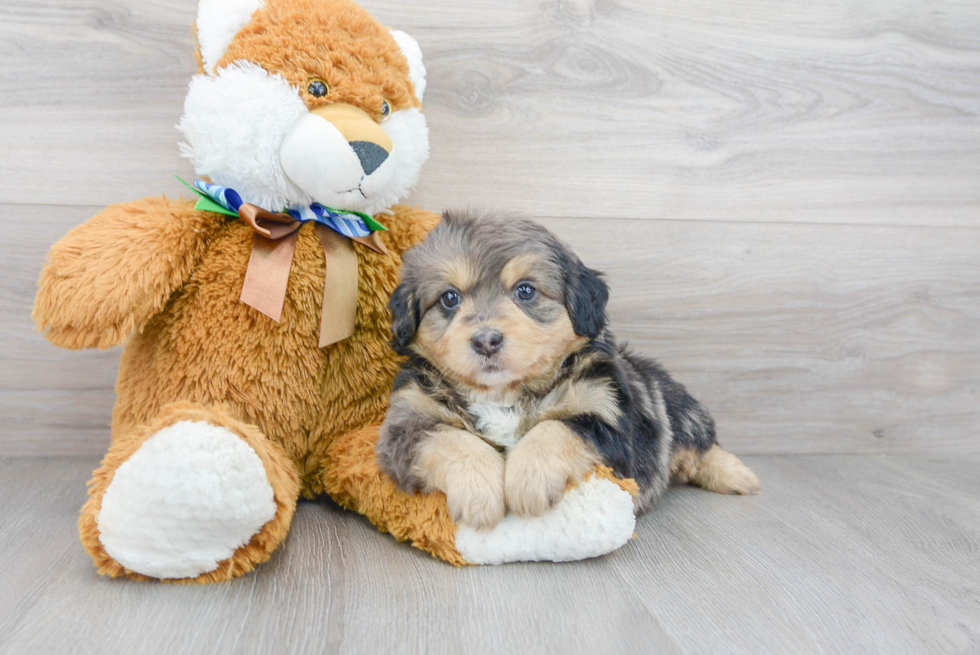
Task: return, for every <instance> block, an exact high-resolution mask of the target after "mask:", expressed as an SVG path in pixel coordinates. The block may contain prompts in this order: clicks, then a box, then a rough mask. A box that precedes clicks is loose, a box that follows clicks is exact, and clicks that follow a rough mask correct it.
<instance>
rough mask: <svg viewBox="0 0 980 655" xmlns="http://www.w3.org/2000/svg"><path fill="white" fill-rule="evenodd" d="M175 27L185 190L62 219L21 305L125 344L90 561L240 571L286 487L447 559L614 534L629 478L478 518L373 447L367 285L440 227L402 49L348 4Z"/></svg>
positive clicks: (285, 516)
mask: <svg viewBox="0 0 980 655" xmlns="http://www.w3.org/2000/svg"><path fill="white" fill-rule="evenodd" d="M196 37H197V42H198V48H197V51H196V57H197V61H198V73H197V75H195V76H194V77H193V79H192V80H191V82H190V85H189V88H188V93H187V96H186V99H185V103H184V111H183V115H182V116H181V118H180V122H179V125H178V128H179V130H180V131H181V132H182V134H183V142H182V143H181V145H180V148H181V152H182V154H183V155H184V156H186V157H188V158H189V159H190V160H191V162H192V163H193V165H194V169H195V172H196V174H197V175H198V176H200V179H196V180H194V181H192V182H186V184H188V186H189V187H190V189H191V191H192V194H191V195H192V196H193V197H192V198H190V199H185V198H179V199H171V198H167V197H147V198H143V199H141V200H136V201H133V202H128V203H122V204H117V205H112V206H110V207H108V208H106V209H105V210H104V211H102V212H100V213H99V214H97V215H96V216H94V217H93V218H91V219H89V220H88V221H86V222H85V223H83V224H81V225H79V226H77V227H75V228H74V229H72V230H71V231H70V232H69V233H68V234H67V235H66V236H65V237H64V238H62V239H61V240H60V241H59V242H58V243H56V244H55V245H54V246H53V247H52V248H51V250H50V252H49V254H48V257H47V261H46V263H45V266H44V268H43V270H42V273H41V277H40V281H39V288H38V293H37V298H36V301H35V307H34V320H35V322H36V325H37V326H38V329H39V330H41V331H42V332H43V333H44V335H45V336H46V338H47V339H48V340H49V341H51V342H52V343H53V344H55V345H57V346H61V347H64V348H73V349H81V348H109V347H113V346H116V345H119V344H125V348H124V350H123V352H122V356H121V361H120V367H119V374H118V379H117V383H116V394H117V401H116V404H115V407H114V409H113V414H112V425H111V442H110V445H109V448H108V452H107V453H106V455H105V457H104V459H103V461H102V462H101V465H100V466H99V468H98V469H97V470H96V471H95V472H94V474H93V478H92V480H91V482H90V484H89V497H88V500H87V502H86V503H85V504H84V506H83V507H82V510H81V514H80V518H79V532H80V537H81V541H82V544H83V546H84V547H85V549H86V550H87V551H88V553H89V554H90V555H91V557H92V558H93V561H94V563H95V565H96V567H97V569H98V571H99V572H100V573H102V574H107V575H110V576H114V577H120V576H122V577H128V578H134V579H160V580H167V581H196V582H212V581H218V580H226V579H230V578H234V577H237V576H240V575H242V574H244V573H246V572H248V571H250V570H252V569H254V568H255V567H256V566H257V565H258V564H260V563H262V562H264V561H265V560H267V559H268V558H269V557H270V554H271V553H272V552H273V551H274V550H275V548H276V547H277V546H278V545H279V544H280V543H282V542H283V540H284V539H285V538H286V535H287V533H288V531H289V526H290V522H291V520H292V516H293V513H294V510H295V508H296V503H297V500H298V498H299V497H300V496H301V495H302V496H304V497H310V498H314V497H316V496H318V495H320V494H323V493H326V494H329V495H330V496H331V497H333V498H334V500H336V501H337V502H338V503H340V504H341V505H343V506H344V507H347V508H350V509H352V510H355V511H357V512H360V513H362V514H364V515H365V516H367V518H368V519H369V520H371V521H372V522H373V523H374V524H375V525H376V526H378V528H380V529H381V530H382V531H386V532H389V533H391V534H392V535H393V536H395V537H396V538H397V539H399V540H406V541H409V542H411V543H412V544H413V545H415V546H416V547H418V548H421V549H423V550H425V551H427V552H429V553H431V554H433V555H435V556H437V557H439V558H441V559H443V560H446V561H447V562H450V563H453V564H458V565H461V564H475V563H500V562H505V561H515V560H527V559H552V560H567V559H579V558H581V557H590V556H594V555H598V554H602V553H605V552H609V551H611V550H614V549H616V548H618V547H619V546H621V545H622V544H623V543H625V541H626V540H628V539H629V538H630V536H631V535H632V531H633V512H632V500H631V498H632V496H631V494H632V493H633V492H634V489H633V487H632V486H631V481H629V480H620V479H618V478H616V476H615V475H613V474H612V472H611V471H608V470H603V469H598V470H597V471H596V473H595V474H594V475H593V476H592V477H591V478H589V479H588V480H587V481H586V482H584V483H582V484H580V485H578V486H577V487H575V488H572V489H570V490H569V491H568V492H567V493H566V497H565V499H564V500H562V501H561V502H560V503H559V504H558V506H556V507H555V508H554V509H553V510H551V511H550V512H548V513H546V514H545V515H544V516H542V517H537V518H534V519H523V518H520V517H516V516H514V517H510V516H509V517H507V518H506V519H505V520H504V521H503V522H502V523H501V524H500V525H498V526H497V527H496V528H495V529H494V530H492V531H489V532H478V531H474V530H471V529H469V528H466V527H465V526H457V525H456V523H455V522H454V521H453V518H452V517H451V516H450V514H449V512H448V510H447V507H446V502H445V497H444V496H443V495H442V494H439V493H432V494H406V493H403V492H401V491H399V490H398V489H397V488H396V487H395V485H394V484H393V483H392V482H391V480H389V479H388V478H387V477H386V476H385V475H384V474H383V473H382V472H381V471H380V470H379V468H378V465H377V463H376V461H375V454H374V448H375V443H376V440H377V435H378V426H379V424H380V423H381V421H382V420H383V418H384V415H385V411H386V408H387V403H388V397H389V394H390V390H391V384H392V380H393V377H394V375H395V373H396V371H397V368H398V362H399V360H398V357H397V355H396V354H395V353H394V351H393V350H392V349H391V347H390V346H389V341H390V338H391V314H390V311H389V308H388V300H389V296H390V295H391V293H392V291H393V289H394V288H395V286H396V285H397V283H398V275H399V266H400V262H401V254H402V253H403V252H404V251H405V250H406V249H407V248H410V247H411V246H412V245H413V244H416V243H418V242H419V241H420V240H421V239H422V238H423V237H424V236H425V234H426V233H427V232H428V231H429V230H430V229H432V228H433V227H434V226H435V225H436V224H437V223H438V221H439V216H438V215H437V214H434V213H432V212H428V211H425V210H422V209H418V208H413V207H409V206H407V205H404V204H398V203H399V201H400V200H403V199H404V198H405V196H406V195H407V194H408V193H409V192H410V190H411V189H412V188H413V187H414V185H415V184H416V182H417V181H418V178H419V174H420V170H421V167H422V165H423V163H424V162H425V160H426V158H427V157H428V128H427V125H426V120H425V117H424V115H423V114H422V112H421V107H422V98H423V95H424V93H425V85H426V80H425V68H424V65H423V62H422V54H421V50H420V48H419V46H418V44H417V43H416V42H415V41H414V40H413V39H412V38H411V37H410V36H408V35H407V34H405V33H403V32H399V31H391V30H388V29H387V28H385V27H383V26H382V25H381V24H380V23H379V22H378V21H377V20H375V19H374V18H373V17H372V16H371V15H370V14H369V13H368V12H367V11H365V10H364V9H363V8H361V7H360V6H358V5H356V4H354V3H353V2H350V1H349V0H201V2H200V4H199V7H198V17H197V22H196Z"/></svg>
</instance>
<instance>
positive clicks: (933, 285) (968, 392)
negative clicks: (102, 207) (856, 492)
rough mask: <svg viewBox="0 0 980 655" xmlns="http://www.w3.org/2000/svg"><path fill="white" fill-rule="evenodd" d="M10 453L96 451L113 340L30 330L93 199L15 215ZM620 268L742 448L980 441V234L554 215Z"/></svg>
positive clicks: (616, 311)
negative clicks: (53, 248)
mask: <svg viewBox="0 0 980 655" xmlns="http://www.w3.org/2000/svg"><path fill="white" fill-rule="evenodd" d="M3 211H4V212H5V213H6V215H7V217H8V219H9V220H10V225H11V226H12V235H10V236H9V238H8V242H7V244H4V245H3V246H0V247H2V248H9V249H10V257H11V259H10V260H8V261H9V262H10V269H9V273H7V274H6V275H5V278H4V282H3V287H2V289H3V291H2V292H0V416H2V417H3V422H2V425H0V452H3V453H4V454H7V455H13V454H33V455H39V454H59V453H60V454H99V453H102V452H103V451H104V449H105V447H106V445H107V443H108V429H107V426H108V424H109V421H110V413H111V407H112V403H113V400H114V392H113V384H114V381H115V372H116V367H117V365H118V352H119V351H118V350H113V351H108V352H94V351H85V352H71V351H64V350H59V349H57V348H55V347H53V346H51V345H50V344H48V343H47V342H46V341H44V339H43V338H42V336H41V335H39V334H37V333H36V332H34V331H33V327H32V324H31V321H30V316H29V314H30V307H31V303H32V301H33V296H34V289H35V284H36V279H37V274H38V271H39V268H40V262H41V261H42V260H43V257H44V253H45V251H46V249H47V247H48V241H49V240H50V239H51V238H54V237H57V236H59V235H60V234H61V233H63V232H64V231H65V230H67V229H68V227H69V226H70V225H72V224H74V223H76V222H79V221H81V220H83V218H84V217H87V216H88V215H90V214H91V213H94V212H95V211H96V208H94V207H91V208H86V207H67V208H63V207H51V206H25V205H15V206H8V207H6V208H3ZM543 223H544V224H546V225H547V226H548V227H550V228H551V229H553V230H555V231H556V232H557V233H558V234H559V235H560V236H562V237H563V238H565V239H566V240H567V241H569V242H570V243H571V245H572V246H573V247H575V249H576V250H577V251H578V252H579V254H580V255H581V256H582V258H583V259H584V261H585V262H586V263H587V264H589V265H591V266H593V267H596V268H599V269H601V270H604V271H606V272H607V274H608V279H609V283H610V286H611V288H612V300H611V302H610V307H609V310H610V316H611V319H612V326H613V328H614V330H615V331H616V333H617V334H618V336H619V337H620V338H621V339H623V340H626V341H628V342H629V343H631V344H632V345H633V347H635V348H636V349H638V350H640V351H642V352H644V353H647V354H649V355H652V356H655V357H657V358H659V359H660V360H661V361H662V362H663V363H664V364H665V365H666V366H667V367H668V368H669V370H671V371H672V372H673V373H674V374H675V376H676V377H677V378H678V379H679V380H680V381H681V382H683V383H685V384H686V385H687V386H688V387H689V388H690V390H691V391H692V392H693V393H694V394H695V395H696V396H698V397H699V398H701V399H702V400H703V401H704V402H705V403H706V404H707V405H708V407H709V408H710V409H711V410H712V412H713V413H714V415H715V417H716V419H717V421H718V426H719V435H720V439H721V441H722V443H723V444H724V445H725V446H726V447H728V448H730V449H732V450H734V451H735V452H740V453H871V452H874V453H882V452H911V451H919V452H973V453H977V452H980V440H978V438H977V437H978V435H977V426H978V425H980V258H978V257H977V244H978V243H980V229H976V228H946V229H942V230H931V229H926V228H916V227H907V226H894V227H892V226H860V225H853V226H852V225H807V224H766V223H742V224H733V223H725V222H720V223H708V222H699V221H640V220H635V219H622V220H618V219H606V220H603V221H601V227H599V228H598V229H597V224H596V221H592V220H586V219H574V218H565V219H544V220H543Z"/></svg>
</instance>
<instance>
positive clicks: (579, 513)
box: [456, 477, 636, 564]
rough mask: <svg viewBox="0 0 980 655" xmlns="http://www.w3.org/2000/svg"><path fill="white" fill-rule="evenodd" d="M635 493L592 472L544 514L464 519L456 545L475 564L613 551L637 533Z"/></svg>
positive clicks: (563, 558) (562, 558)
mask: <svg viewBox="0 0 980 655" xmlns="http://www.w3.org/2000/svg"><path fill="white" fill-rule="evenodd" d="M635 526H636V515H635V514H634V513H633V497H632V496H631V495H630V494H629V493H628V492H626V491H624V490H623V489H622V488H621V487H619V486H618V485H616V484H614V483H613V482H611V481H609V480H606V479H605V478H594V477H593V478H590V479H588V480H586V481H585V482H583V483H582V484H580V485H578V486H577V487H575V488H574V489H572V490H571V491H568V492H567V493H565V496H564V497H563V498H562V499H561V502H559V503H558V504H557V505H555V506H554V507H553V508H552V509H550V510H548V511H547V512H545V513H544V514H542V515H541V516H536V517H534V518H522V517H520V516H517V515H515V514H508V515H507V516H506V517H504V520H503V521H501V522H500V523H498V524H497V525H496V527H494V528H493V529H492V530H489V531H485V532H481V531H478V530H474V529H473V528H471V527H469V526H466V525H460V526H459V527H457V528H456V550H458V551H459V553H460V554H461V555H462V556H463V559H465V560H466V561H467V562H469V563H471V564H503V563H504V562H536V561H552V562H570V561H573V560H580V559H586V558H589V557H597V556H599V555H605V554H606V553H609V552H612V551H614V550H616V549H617V548H619V547H620V546H622V545H623V544H625V543H626V542H627V541H629V540H630V537H632V536H633V528H634V527H635Z"/></svg>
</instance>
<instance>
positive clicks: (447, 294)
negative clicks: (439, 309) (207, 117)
mask: <svg viewBox="0 0 980 655" xmlns="http://www.w3.org/2000/svg"><path fill="white" fill-rule="evenodd" d="M439 302H441V303H442V306H443V307H445V308H446V309H455V308H456V305H458V304H459V292H457V291H453V290H452V289H449V290H448V291H443V292H442V295H441V296H439Z"/></svg>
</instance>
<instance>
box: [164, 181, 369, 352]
mask: <svg viewBox="0 0 980 655" xmlns="http://www.w3.org/2000/svg"><path fill="white" fill-rule="evenodd" d="M175 177H176V176H175ZM177 179H178V180H180V181H181V182H183V184H184V185H185V186H187V187H188V188H189V189H191V190H192V191H194V192H195V193H196V194H198V196H200V197H199V199H198V201H197V204H196V205H195V206H194V207H195V208H196V209H200V210H202V211H212V212H217V213H219V214H226V215H228V216H237V217H238V218H240V219H241V220H242V221H243V222H245V223H247V224H248V225H249V226H251V228H252V229H253V230H254V232H255V233H254V235H253V236H252V252H251V254H250V255H249V259H248V267H247V269H246V271H245V280H244V282H243V284H242V295H241V301H242V302H244V303H245V304H246V305H249V306H250V307H254V308H255V309H257V310H258V311H260V312H262V313H263V314H265V315H266V316H268V317H269V318H271V319H272V320H274V321H276V322H277V323H278V322H279V320H280V318H281V317H282V309H283V305H284V303H285V300H286V286H287V284H288V282H289V268H290V265H291V264H292V261H293V253H294V252H295V250H296V239H297V236H298V234H299V228H300V227H302V225H303V223H308V222H313V223H314V229H315V230H316V233H317V236H318V237H319V239H320V245H321V246H322V248H323V255H324V258H325V260H326V276H325V279H324V283H323V308H322V310H321V315H320V342H319V343H320V347H321V348H323V347H324V346H329V345H330V344H333V343H337V342H338V341H341V340H343V339H346V338H347V337H349V336H350V335H351V334H353V333H354V319H355V317H356V314H357V282H358V272H357V254H356V253H355V252H354V246H353V243H352V242H354V241H356V242H358V243H360V244H362V245H364V246H367V247H368V248H371V249H372V250H375V251H377V252H380V253H382V254H387V252H388V251H387V249H386V248H385V246H384V244H383V243H382V242H381V239H380V238H379V236H378V234H377V233H378V232H379V231H382V230H385V229H386V228H385V227H384V226H383V225H382V224H381V223H379V222H377V221H376V220H374V219H373V218H372V217H371V216H369V215H368V214H364V213H362V212H356V211H351V210H346V209H332V208H330V207H325V206H323V205H321V204H320V203H313V204H312V205H309V206H295V207H289V208H287V209H285V210H284V211H282V212H270V211H267V210H265V209H262V208H261V207H258V206H256V205H252V204H249V203H245V202H242V197H241V196H240V195H239V194H238V192H237V191H235V190H234V189H230V188H228V187H223V186H219V185H217V184H211V183H210V182H205V181H204V180H195V181H194V185H193V186H191V185H190V184H188V183H187V182H184V180H181V179H180V178H179V177H177Z"/></svg>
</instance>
